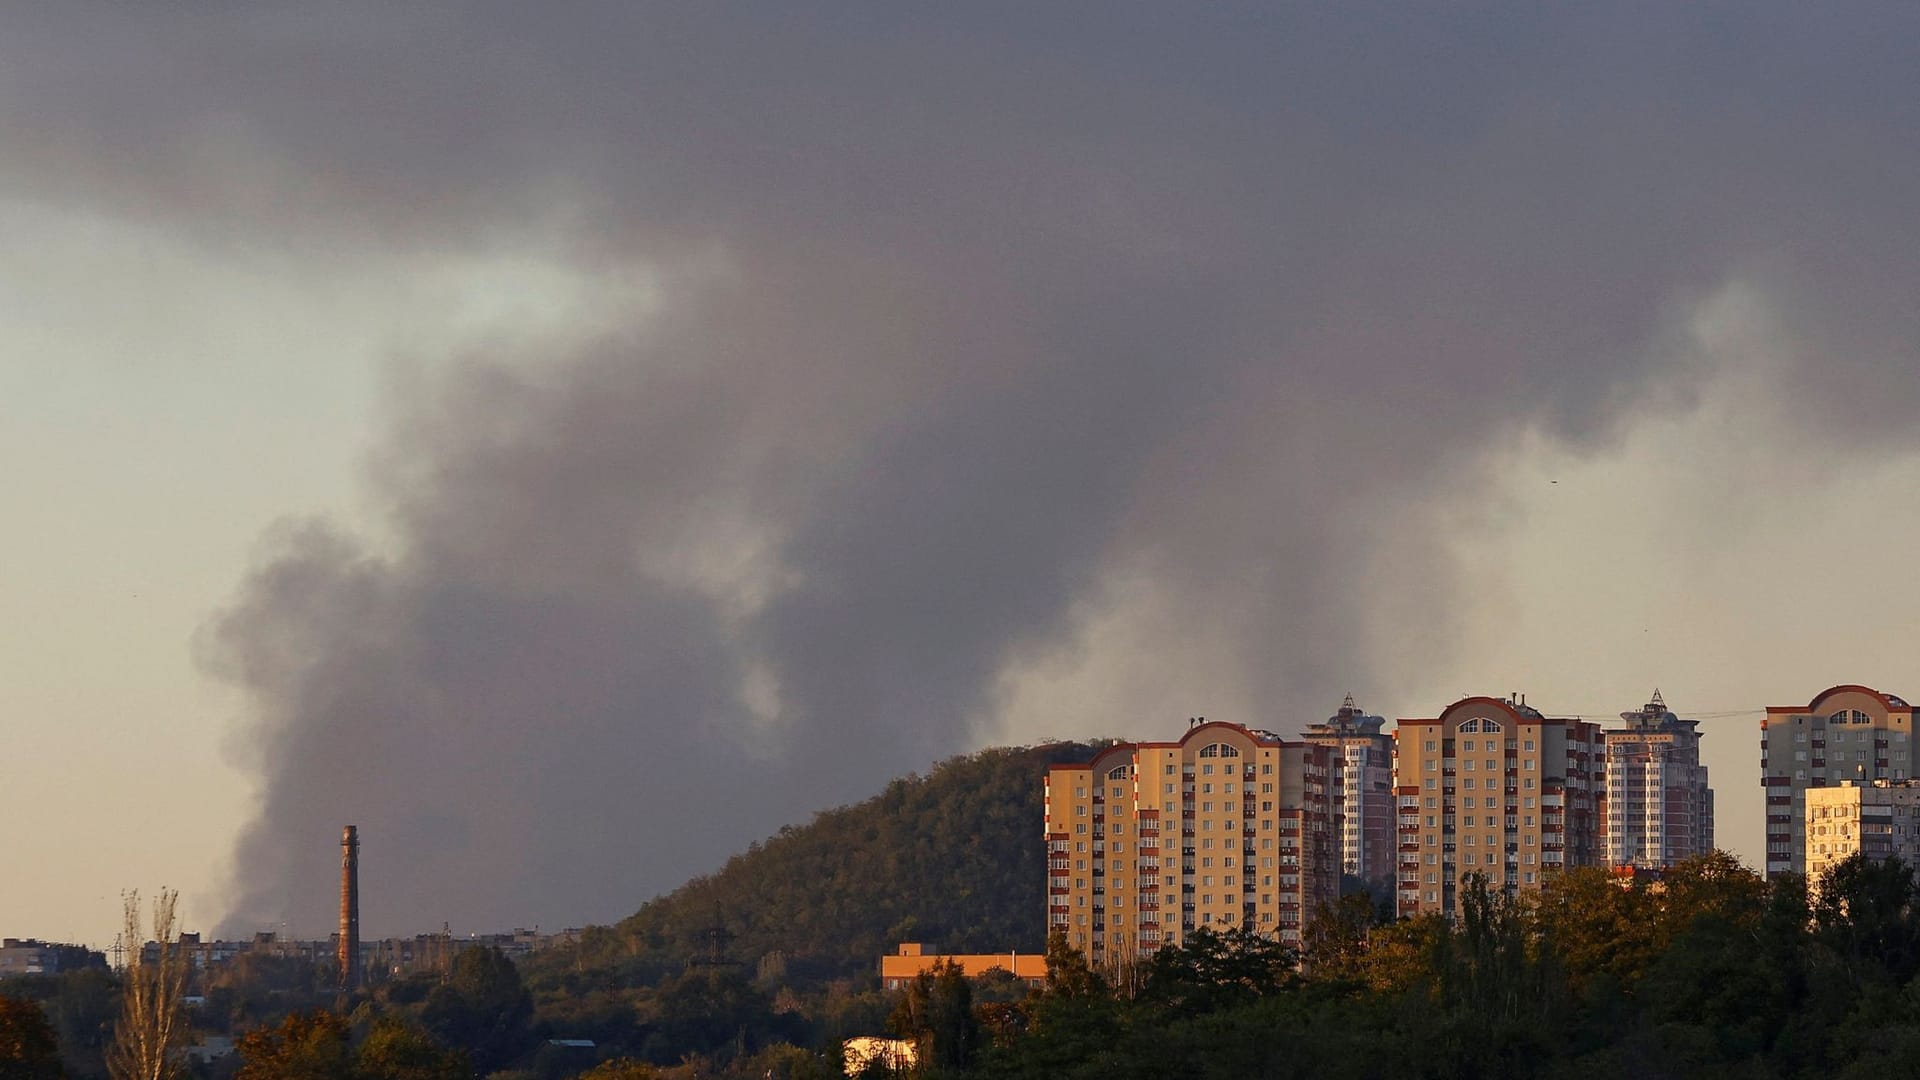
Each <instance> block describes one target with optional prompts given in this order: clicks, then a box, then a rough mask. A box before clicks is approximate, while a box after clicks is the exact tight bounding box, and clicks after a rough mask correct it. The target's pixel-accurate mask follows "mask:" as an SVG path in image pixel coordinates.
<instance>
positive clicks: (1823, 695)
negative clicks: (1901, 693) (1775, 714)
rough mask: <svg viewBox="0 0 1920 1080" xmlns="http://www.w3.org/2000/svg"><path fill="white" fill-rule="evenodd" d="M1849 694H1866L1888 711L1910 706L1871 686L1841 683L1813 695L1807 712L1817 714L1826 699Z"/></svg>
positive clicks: (1808, 703)
mask: <svg viewBox="0 0 1920 1080" xmlns="http://www.w3.org/2000/svg"><path fill="white" fill-rule="evenodd" d="M1849 693H1851V694H1866V695H1867V696H1868V697H1871V698H1873V699H1875V700H1876V701H1878V702H1880V704H1881V705H1882V706H1884V707H1886V708H1888V709H1905V708H1910V706H1909V705H1908V704H1907V703H1906V702H1905V701H1903V700H1901V699H1900V698H1898V697H1895V696H1894V695H1892V694H1887V693H1882V692H1881V691H1879V690H1875V689H1874V688H1873V687H1871V686H1861V685H1860V684H1859V683H1842V684H1840V685H1839V686H1829V687H1827V688H1826V689H1825V690H1822V691H1820V692H1819V693H1818V694H1815V695H1814V696H1813V700H1812V701H1809V702H1807V711H1808V712H1812V713H1817V712H1819V711H1820V703H1821V702H1823V701H1825V700H1827V699H1828V698H1830V697H1832V696H1834V695H1835V694H1849Z"/></svg>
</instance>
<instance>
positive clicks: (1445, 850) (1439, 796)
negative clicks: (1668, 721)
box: [1394, 694, 1604, 916]
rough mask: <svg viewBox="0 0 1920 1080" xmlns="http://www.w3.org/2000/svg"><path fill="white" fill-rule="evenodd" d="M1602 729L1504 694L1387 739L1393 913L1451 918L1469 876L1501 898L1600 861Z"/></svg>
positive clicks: (1408, 726) (1418, 722) (1461, 705)
mask: <svg viewBox="0 0 1920 1080" xmlns="http://www.w3.org/2000/svg"><path fill="white" fill-rule="evenodd" d="M1602 766H1603V756H1602V744H1601V738H1600V729H1599V727H1598V726H1597V725H1595V724H1592V723H1589V722H1587V721H1585V720H1578V719H1568V718H1563V717H1550V716H1544V715H1542V714H1541V713H1540V711H1539V710H1537V709H1534V708H1532V707H1530V706H1528V705H1527V704H1526V700H1525V698H1523V697H1521V696H1519V695H1518V694H1516V695H1514V697H1513V698H1512V699H1508V700H1502V699H1500V698H1492V697H1470V698H1464V699H1462V700H1460V701H1456V702H1454V703H1453V704H1452V705H1449V706H1447V708H1446V710H1445V711H1443V712H1442V713H1441V714H1440V715H1439V716H1437V717H1434V718H1431V719H1410V720H1401V721H1400V723H1399V728H1398V730H1397V731H1395V732H1394V784H1395V787H1394V791H1395V793H1396V795H1397V802H1398V806H1397V808H1396V809H1397V814H1398V818H1399V826H1398V838H1399V844H1398V847H1399V877H1398V886H1397V892H1396V896H1397V898H1398V907H1399V911H1400V914H1401V915H1403V916H1404V915H1422V914H1429V913H1438V914H1441V915H1447V916H1452V915H1453V914H1455V913H1456V911H1457V910H1458V904H1459V900H1460V896H1461V894H1462V892H1463V891H1464V889H1465V886H1466V883H1467V879H1468V878H1469V877H1471V876H1473V875H1476V874H1477V875H1481V876H1482V877H1483V878H1484V879H1485V881H1486V883H1487V885H1488V886H1489V887H1490V888H1493V889H1496V890H1503V891H1505V892H1506V893H1508V894H1509V895H1511V894H1513V893H1516V892H1518V891H1520V890H1522V889H1531V888H1536V887H1538V885H1539V883H1540V880H1541V876H1542V875H1543V874H1545V873H1548V872H1550V871H1553V870H1557V869H1559V868H1561V867H1567V866H1588V865H1593V864H1595V863H1596V862H1598V860H1599V856H1600V850H1599V838H1600V834H1599V821H1598V817H1597V815H1596V813H1595V801H1596V796H1597V795H1598V794H1599V792H1600V791H1603V790H1604V788H1603V787H1602V786H1601V782H1600V780H1599V778H1598V776H1597V775H1596V774H1597V773H1599V772H1600V770H1601V768H1602Z"/></svg>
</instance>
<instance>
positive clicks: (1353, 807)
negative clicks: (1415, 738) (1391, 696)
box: [1305, 694, 1394, 888]
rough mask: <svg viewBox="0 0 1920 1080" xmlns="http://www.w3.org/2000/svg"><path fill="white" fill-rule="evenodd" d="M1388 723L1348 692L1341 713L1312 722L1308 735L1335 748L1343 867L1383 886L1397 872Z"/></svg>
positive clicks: (1314, 741)
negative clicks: (1386, 726)
mask: <svg viewBox="0 0 1920 1080" xmlns="http://www.w3.org/2000/svg"><path fill="white" fill-rule="evenodd" d="M1385 724H1386V720H1385V719H1384V718H1382V717H1378V716H1368V715H1367V714H1366V713H1364V712H1362V711H1361V710H1360V708H1359V707H1358V706H1356V705H1355V704H1354V703H1353V695H1352V694H1348V695H1347V699H1346V700H1345V701H1343V702H1341V703H1340V709H1339V711H1338V712H1335V713H1334V714H1333V715H1332V716H1331V717H1328V718H1327V720H1326V722H1325V723H1320V724H1314V725H1312V726H1310V727H1308V728H1307V733H1306V736H1305V738H1306V741H1307V742H1309V743H1312V744H1314V745H1316V746H1325V747H1327V748H1328V749H1330V750H1332V751H1333V760H1332V766H1333V776H1332V779H1331V785H1332V791H1331V798H1332V800H1333V806H1334V812H1335V815H1336V817H1337V818H1338V823H1339V828H1338V832H1337V833H1336V834H1335V837H1334V840H1335V848H1336V849H1337V851H1338V854H1339V856H1340V872H1341V873H1343V874H1348V875H1351V876H1353V877H1357V878H1360V879H1362V880H1364V881H1366V882H1367V884H1369V885H1373V886H1378V887H1381V888H1387V887H1390V886H1391V885H1392V882H1393V873H1394V866H1393V854H1394V853H1393V837H1394V814H1393V736H1391V735H1388V734H1387V733H1385V732H1384V731H1382V730H1380V729H1381V727H1382V726H1383V725H1385Z"/></svg>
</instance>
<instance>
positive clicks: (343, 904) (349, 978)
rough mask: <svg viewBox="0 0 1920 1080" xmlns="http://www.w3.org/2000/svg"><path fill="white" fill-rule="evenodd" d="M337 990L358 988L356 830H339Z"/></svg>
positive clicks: (358, 847)
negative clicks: (338, 985)
mask: <svg viewBox="0 0 1920 1080" xmlns="http://www.w3.org/2000/svg"><path fill="white" fill-rule="evenodd" d="M339 960H340V989H342V990H352V989H354V988H356V987H358V986H359V985H360V830H359V829H358V828H357V827H355V826H353V825H348V826H347V827H346V828H344V829H342V830H340V956H339Z"/></svg>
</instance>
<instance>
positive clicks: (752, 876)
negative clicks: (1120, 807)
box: [528, 743, 1096, 986]
mask: <svg viewBox="0 0 1920 1080" xmlns="http://www.w3.org/2000/svg"><path fill="white" fill-rule="evenodd" d="M1095 749H1096V747H1094V746H1092V745H1089V744H1085V743H1048V744H1044V745H1041V746H1033V747H1014V748H1003V749H993V750H984V751H981V752H980V753H977V754H973V755H970V756H966V757H958V758H953V759H951V760H948V761H944V762H941V763H940V764H939V765H937V766H935V767H934V768H933V770H932V771H931V772H929V773H928V774H927V775H925V776H919V775H910V776H908V777H906V778H904V779H900V780H895V781H893V782H892V783H890V784H888V785H887V788H886V790H885V791H882V792H881V793H880V794H879V795H876V796H874V797H873V798H871V799H868V800H866V801H865V802H862V803H859V804H856V805H853V806H845V807H840V808H838V809H834V810H827V811H824V812H822V813H820V814H819V815H817V816H816V817H815V818H814V820H813V821H812V822H811V823H809V824H806V825H798V826H794V825H790V826H787V827H786V828H783V829H781V830H780V831H779V832H778V833H776V834H775V835H773V836H772V837H770V838H768V839H767V840H766V841H765V842H763V843H758V844H754V845H752V846H751V847H750V848H748V850H747V851H746V852H745V853H744V854H741V855H736V856H734V857H733V858H732V859H730V860H728V862H727V864H726V865H725V866H723V867H722V868H721V869H720V870H719V871H717V872H716V873H713V874H711V875H707V876H704V877H698V878H695V879H693V880H692V881H689V882H687V883H686V884H685V885H683V886H681V887H680V888H678V889H676V890H674V891H673V892H671V893H668V894H666V895H665V896H661V897H659V898H657V899H655V900H652V901H650V902H648V903H647V904H646V905H645V906H644V907H642V908H641V909H640V910H639V911H637V912H635V913H634V914H633V915H632V916H630V917H628V918H627V919H625V920H623V921H621V922H620V923H618V924H617V925H615V926H612V927H595V928H592V929H590V930H588V931H587V933H586V934H585V935H584V937H583V938H582V941H581V943H580V945H579V946H578V947H577V948H575V949H563V950H554V951H553V952H550V953H547V954H545V955H542V956H540V957H537V958H535V959H534V960H533V961H531V963H530V964H529V965H528V966H529V974H530V976H531V977H532V978H533V979H535V980H536V981H539V982H548V983H567V982H574V983H577V984H579V985H581V986H586V985H605V984H606V982H607V981H608V979H609V977H610V976H611V977H612V978H613V979H615V980H617V981H618V982H620V983H624V984H627V985H635V984H641V983H652V982H654V981H656V980H657V979H658V978H659V977H661V976H663V975H666V974H668V973H670V972H676V971H679V970H681V969H682V968H683V967H684V966H685V965H686V964H687V962H688V961H689V960H692V959H695V958H696V957H698V956H702V955H704V954H705V953H706V952H707V950H708V949H709V947H710V944H711V943H710V940H709V938H708V937H707V935H706V933H705V931H706V930H707V928H710V927H715V926H720V927H724V928H725V930H726V931H727V933H728V934H730V935H732V937H731V939H730V940H728V941H727V942H726V943H725V950H726V954H727V956H728V957H729V958H731V959H733V960H737V961H741V962H743V963H745V964H747V965H764V966H766V967H768V968H770V969H778V968H780V967H782V966H784V971H780V972H776V971H775V970H768V971H766V972H765V974H768V975H773V976H775V977H776V978H779V977H781V976H784V978H781V981H786V982H796V981H797V982H809V981H813V980H816V979H823V978H834V977H839V976H843V975H849V974H854V973H864V972H870V971H872V970H874V965H875V963H876V960H877V958H878V957H879V956H880V954H881V953H882V952H885V951H889V950H891V949H892V948H893V947H894V946H895V945H897V944H898V943H899V942H902V941H923V942H929V943H932V944H934V945H937V946H939V947H940V948H942V949H945V950H949V951H966V952H1005V951H1008V950H1018V951H1020V952H1036V953H1037V952H1040V951H1041V950H1042V949H1043V948H1044V946H1045V944H1046V942H1045V927H1044V925H1043V922H1042V916H1043V913H1044V910H1045V899H1044V897H1045V892H1044V881H1045V851H1044V846H1043V845H1042V843H1041V835H1040V834H1041V805H1040V803H1041V798H1040V796H1041V781H1042V779H1043V777H1044V775H1045V770H1046V767H1047V766H1048V765H1049V764H1052V763H1055V762H1060V761H1074V760H1086V759H1087V758H1089V757H1091V756H1092V754H1093V753H1094V751H1095Z"/></svg>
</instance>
